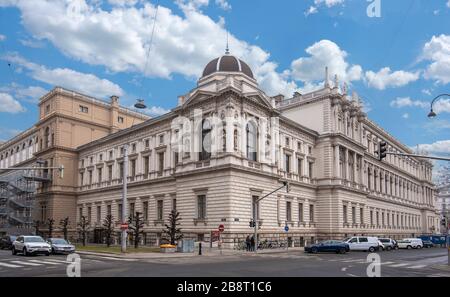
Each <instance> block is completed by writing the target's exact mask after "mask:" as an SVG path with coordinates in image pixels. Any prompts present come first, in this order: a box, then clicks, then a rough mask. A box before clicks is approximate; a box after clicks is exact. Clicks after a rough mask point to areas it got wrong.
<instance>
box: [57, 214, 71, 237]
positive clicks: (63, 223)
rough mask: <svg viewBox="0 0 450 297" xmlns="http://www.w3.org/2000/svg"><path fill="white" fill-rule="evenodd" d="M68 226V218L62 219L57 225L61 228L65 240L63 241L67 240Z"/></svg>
mask: <svg viewBox="0 0 450 297" xmlns="http://www.w3.org/2000/svg"><path fill="white" fill-rule="evenodd" d="M69 224H70V221H69V217H67V218H65V219H62V220H61V221H60V222H59V225H60V226H61V229H62V231H63V234H64V239H65V240H67V231H68V226H69Z"/></svg>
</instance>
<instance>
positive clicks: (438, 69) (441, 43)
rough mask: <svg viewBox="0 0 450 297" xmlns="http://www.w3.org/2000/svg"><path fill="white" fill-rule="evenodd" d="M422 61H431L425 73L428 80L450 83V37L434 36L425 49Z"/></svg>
mask: <svg viewBox="0 0 450 297" xmlns="http://www.w3.org/2000/svg"><path fill="white" fill-rule="evenodd" d="M422 59H423V60H428V61H431V64H429V65H428V67H427V69H426V71H425V73H424V77H425V78H426V79H433V80H436V81H437V82H438V83H441V84H448V83H450V35H445V34H442V35H440V36H433V37H432V38H431V40H430V41H429V42H427V43H426V44H425V45H424V47H423V53H422Z"/></svg>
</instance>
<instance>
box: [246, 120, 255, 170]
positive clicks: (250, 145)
mask: <svg viewBox="0 0 450 297" xmlns="http://www.w3.org/2000/svg"><path fill="white" fill-rule="evenodd" d="M257 144H258V130H257V128H256V126H255V124H254V123H252V122H249V123H248V124H247V159H249V160H250V161H255V162H256V161H257V158H256V157H257Z"/></svg>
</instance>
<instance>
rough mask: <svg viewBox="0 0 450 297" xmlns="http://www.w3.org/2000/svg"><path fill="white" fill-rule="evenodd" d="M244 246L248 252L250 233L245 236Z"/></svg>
mask: <svg viewBox="0 0 450 297" xmlns="http://www.w3.org/2000/svg"><path fill="white" fill-rule="evenodd" d="M245 246H246V250H247V252H250V249H251V242H250V235H247V238H246V239H245Z"/></svg>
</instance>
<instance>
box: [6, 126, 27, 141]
mask: <svg viewBox="0 0 450 297" xmlns="http://www.w3.org/2000/svg"><path fill="white" fill-rule="evenodd" d="M22 132H23V131H22V130H19V129H14V128H12V129H11V128H5V127H0V143H1V142H6V141H8V140H9V139H11V138H13V137H14V136H16V135H17V134H19V133H22Z"/></svg>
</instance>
